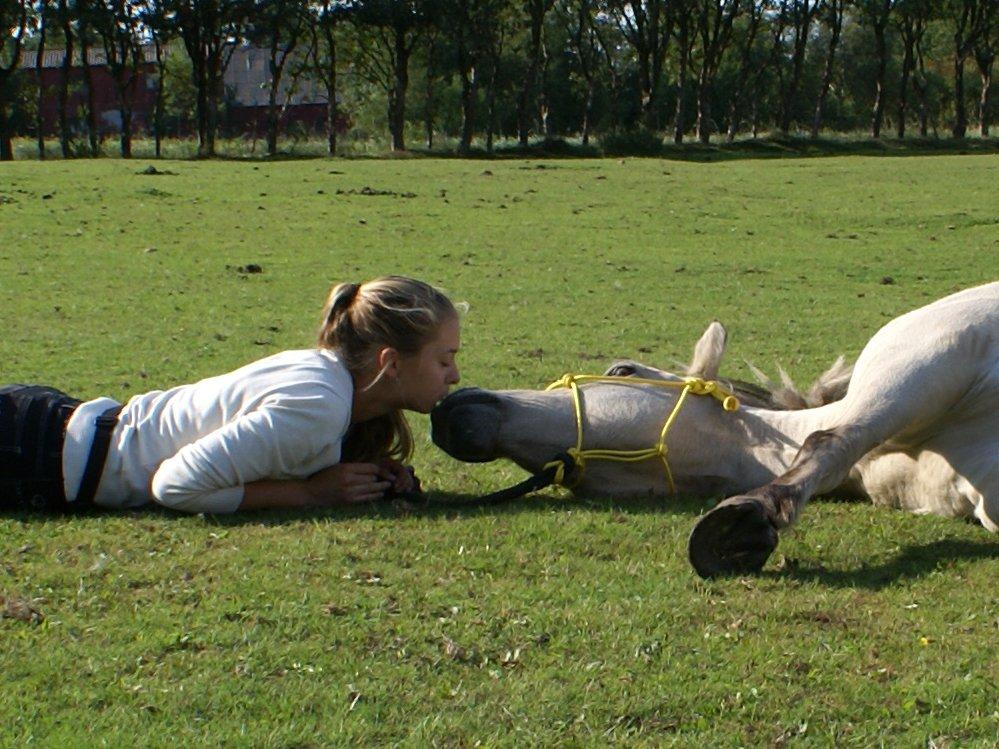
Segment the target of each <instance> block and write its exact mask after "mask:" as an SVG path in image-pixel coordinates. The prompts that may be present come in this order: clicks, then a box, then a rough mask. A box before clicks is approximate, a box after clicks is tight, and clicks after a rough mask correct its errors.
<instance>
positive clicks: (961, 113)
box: [951, 54, 968, 138]
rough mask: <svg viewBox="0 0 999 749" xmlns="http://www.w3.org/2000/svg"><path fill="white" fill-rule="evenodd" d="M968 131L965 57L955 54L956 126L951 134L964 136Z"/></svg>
mask: <svg viewBox="0 0 999 749" xmlns="http://www.w3.org/2000/svg"><path fill="white" fill-rule="evenodd" d="M967 133H968V112H967V108H966V106H965V102H964V57H962V56H961V55H960V54H957V55H955V56H954V127H953V128H952V129H951V135H953V136H954V137H955V138H963V137H964V136H965V135H967Z"/></svg>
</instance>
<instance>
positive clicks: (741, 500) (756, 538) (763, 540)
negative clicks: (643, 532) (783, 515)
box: [687, 497, 777, 578]
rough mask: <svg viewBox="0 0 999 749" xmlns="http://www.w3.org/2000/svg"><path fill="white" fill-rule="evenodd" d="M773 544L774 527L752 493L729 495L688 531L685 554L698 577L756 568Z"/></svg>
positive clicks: (770, 550) (775, 535)
mask: <svg viewBox="0 0 999 749" xmlns="http://www.w3.org/2000/svg"><path fill="white" fill-rule="evenodd" d="M776 548H777V529H776V528H775V527H774V525H773V523H772V522H771V521H770V517H769V515H768V513H767V510H766V507H765V505H764V504H763V503H762V502H761V501H760V500H759V499H757V498H755V497H731V498H729V499H726V500H725V501H724V502H722V503H720V504H719V505H718V506H717V507H715V508H714V509H713V510H711V512H709V513H708V514H707V515H705V516H704V517H703V518H701V519H700V521H699V522H698V523H697V525H695V526H694V530H693V531H692V532H691V534H690V540H689V541H688V542H687V556H688V558H689V559H690V563H691V564H692V565H694V569H695V570H696V571H697V574H698V575H700V576H701V577H705V578H706V577H715V576H717V575H739V574H745V573H754V572H759V571H760V570H761V569H762V568H763V565H764V563H765V562H766V561H767V558H768V557H769V556H770V554H771V553H772V552H773V550H774V549H776Z"/></svg>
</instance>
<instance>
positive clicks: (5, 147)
mask: <svg viewBox="0 0 999 749" xmlns="http://www.w3.org/2000/svg"><path fill="white" fill-rule="evenodd" d="M6 78H7V76H6V75H0V86H4V85H6V83H7V81H6ZM13 160H14V143H13V140H12V138H11V132H10V128H9V126H8V125H7V99H6V97H4V96H2V95H0V161H13Z"/></svg>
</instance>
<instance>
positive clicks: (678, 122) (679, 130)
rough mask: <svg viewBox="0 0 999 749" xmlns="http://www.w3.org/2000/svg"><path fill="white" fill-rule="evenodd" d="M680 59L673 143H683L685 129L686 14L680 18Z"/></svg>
mask: <svg viewBox="0 0 999 749" xmlns="http://www.w3.org/2000/svg"><path fill="white" fill-rule="evenodd" d="M679 42H680V50H679V52H680V57H679V59H678V60H677V62H678V65H679V68H678V70H677V76H676V111H675V112H674V113H673V142H674V143H676V144H677V145H679V144H680V143H683V131H684V129H685V128H686V123H685V122H684V120H685V119H686V112H685V108H684V101H683V100H684V93H685V92H686V90H687V63H688V58H689V49H690V24H689V23H688V19H687V16H686V14H683V15H682V16H681V18H680V38H679Z"/></svg>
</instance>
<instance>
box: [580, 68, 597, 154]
mask: <svg viewBox="0 0 999 749" xmlns="http://www.w3.org/2000/svg"><path fill="white" fill-rule="evenodd" d="M595 85H596V83H595V81H594V80H593V76H592V75H591V76H589V77H588V78H587V79H586V101H585V102H584V104H583V132H582V142H583V145H584V146H588V145H590V114H591V112H592V109H593V95H594V92H595Z"/></svg>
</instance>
